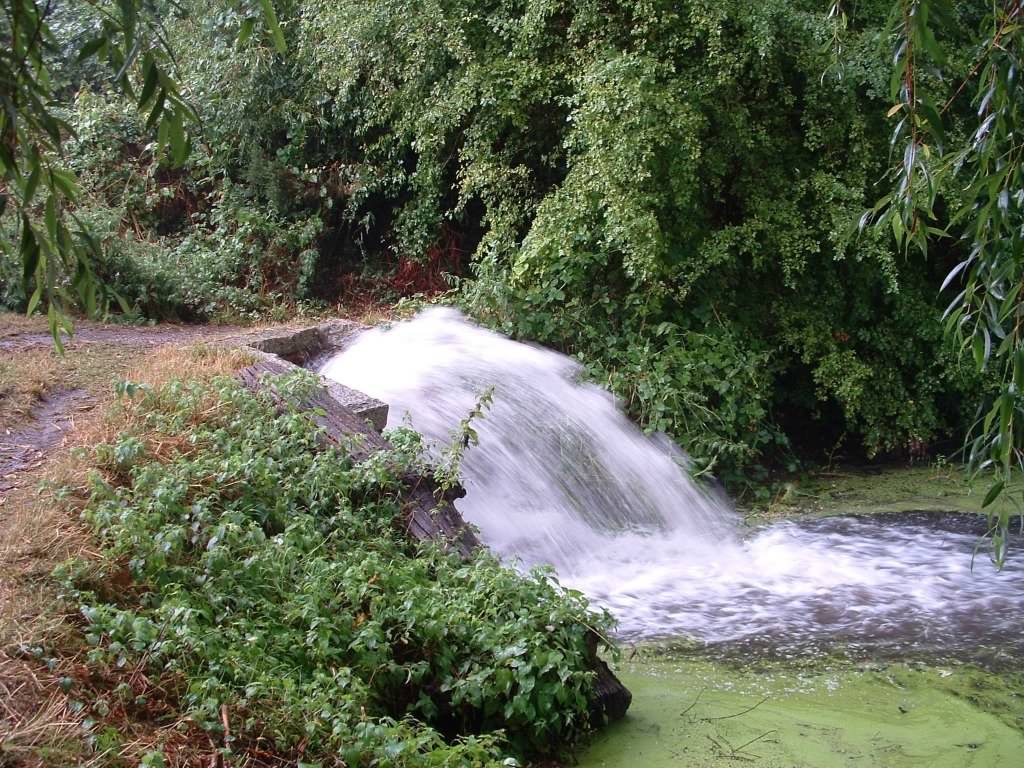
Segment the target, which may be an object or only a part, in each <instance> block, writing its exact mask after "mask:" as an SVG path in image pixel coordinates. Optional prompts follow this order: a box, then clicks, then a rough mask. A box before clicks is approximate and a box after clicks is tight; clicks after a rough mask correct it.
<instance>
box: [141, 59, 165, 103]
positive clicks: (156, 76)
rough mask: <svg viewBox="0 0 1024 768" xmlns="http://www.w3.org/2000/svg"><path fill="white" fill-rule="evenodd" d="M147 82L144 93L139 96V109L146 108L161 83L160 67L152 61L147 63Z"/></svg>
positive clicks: (143, 87)
mask: <svg viewBox="0 0 1024 768" xmlns="http://www.w3.org/2000/svg"><path fill="white" fill-rule="evenodd" d="M145 69H146V80H145V82H144V83H143V85H142V92H141V93H140V94H139V102H138V103H139V108H140V109H141V108H142V107H145V106H146V104H148V103H149V100H150V99H151V98H153V94H154V93H156V86H157V84H158V83H159V82H160V67H159V66H157V63H156V62H155V61H153V60H152V59H149V60H148V61H147V62H146V66H145Z"/></svg>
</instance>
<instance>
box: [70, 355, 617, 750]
mask: <svg viewBox="0 0 1024 768" xmlns="http://www.w3.org/2000/svg"><path fill="white" fill-rule="evenodd" d="M311 386H314V384H313V383H312V381H311V379H310V377H309V376H308V375H298V376H289V377H284V378H282V379H280V380H279V381H278V382H277V384H276V390H277V392H278V394H279V395H281V396H283V397H284V398H285V399H286V400H292V401H294V400H296V399H298V398H300V397H301V396H302V395H303V394H304V393H306V392H308V388H309V387H311ZM119 408H121V409H122V411H123V414H124V416H125V421H126V423H127V424H128V425H129V426H128V428H127V429H126V430H125V432H124V433H123V434H122V435H121V437H120V438H119V439H118V440H117V441H116V442H114V443H110V444H103V445H100V446H98V447H97V448H96V449H95V460H96V464H97V470H96V472H95V473H94V475H93V476H92V479H91V489H90V496H89V501H88V504H87V507H86V509H85V512H84V516H85V519H86V520H87V521H88V523H89V524H90V525H91V526H92V527H93V529H94V530H95V531H96V533H97V535H98V536H99V537H100V539H101V541H102V542H103V552H104V562H105V563H106V564H107V566H108V567H109V568H110V569H111V570H114V569H117V568H118V567H119V564H120V567H121V568H123V567H124V564H125V563H127V566H128V568H129V569H130V572H131V576H132V579H133V581H134V583H135V587H134V588H133V589H130V590H126V591H125V592H124V593H123V594H121V595H119V596H118V598H117V599H114V600H110V599H102V598H101V597H100V596H99V594H100V593H101V592H102V591H101V590H97V591H96V592H93V591H90V590H89V589H88V588H87V586H86V585H85V584H84V583H83V582H82V580H81V579H78V580H76V579H74V578H71V577H69V589H70V591H71V592H70V594H71V595H72V596H73V599H74V600H76V601H77V602H78V604H79V605H80V610H81V613H82V615H83V617H84V618H85V621H86V624H85V633H86V639H87V641H88V643H89V644H90V645H91V646H92V651H91V652H90V659H91V661H92V662H93V663H97V664H99V663H102V664H111V665H116V666H123V665H126V664H143V665H144V666H145V667H146V668H147V670H148V673H149V674H150V675H157V676H165V677H167V678H176V679H178V680H183V681H184V687H183V689H182V697H181V702H180V704H181V708H182V710H183V711H184V712H186V713H187V714H188V715H189V716H190V717H192V718H194V720H195V721H196V722H198V723H199V724H201V726H202V727H203V728H205V729H207V730H208V731H210V732H211V733H213V734H215V735H217V736H219V737H220V738H222V739H223V738H226V739H227V741H226V743H227V746H228V748H229V749H233V750H236V751H238V752H242V751H244V750H245V748H246V745H247V744H249V743H253V741H254V740H255V739H256V738H257V737H260V738H263V739H269V740H270V741H271V743H272V744H273V747H274V749H275V750H277V751H279V752H280V753H281V754H283V755H285V756H287V755H298V754H301V755H302V759H303V760H305V761H310V760H322V761H323V764H325V765H333V764H345V765H381V764H387V765H398V766H419V765H499V764H501V765H512V764H514V763H515V760H514V759H513V757H512V756H517V757H518V756H528V755H537V754H550V753H553V752H559V751H561V750H564V749H568V748H571V746H572V745H573V744H575V743H576V742H577V741H578V739H579V738H580V737H581V736H583V735H584V734H585V733H586V731H587V730H588V727H589V726H590V725H591V723H590V722H589V719H588V717H589V716H588V702H589V699H590V694H591V691H592V686H593V673H592V672H591V671H590V668H589V663H588V651H587V640H586V638H587V634H588V633H589V632H590V631H591V628H593V629H595V630H596V631H598V632H599V633H602V634H603V633H605V632H607V630H608V629H609V628H610V624H611V620H610V617H609V616H608V615H607V614H596V613H594V612H592V611H591V610H590V609H589V607H588V605H587V601H586V599H585V598H584V597H583V596H582V595H580V594H579V593H576V592H572V591H570V590H565V589H562V588H560V587H559V586H558V584H557V583H556V581H555V580H554V579H553V577H552V576H551V574H550V573H541V572H535V573H531V574H527V575H523V574H519V573H517V572H515V571H513V570H510V569H508V568H505V567H503V566H501V565H500V564H499V563H498V562H497V561H496V560H495V559H494V558H493V557H491V556H489V555H488V554H486V553H481V554H480V555H479V556H477V557H476V558H475V559H473V560H472V561H468V562H467V561H463V560H461V559H459V558H458V557H456V556H454V555H451V554H446V553H445V552H443V551H442V550H441V549H440V548H439V547H438V546H435V545H421V544H417V543H414V542H412V541H410V540H409V539H408V538H407V537H406V535H405V534H404V529H403V525H402V524H403V522H404V520H403V516H402V493H403V485H402V482H401V481H400V479H399V478H400V476H401V475H402V473H403V471H404V470H405V469H406V468H410V467H419V466H421V464H420V463H419V462H421V461H422V457H421V456H420V454H419V446H420V444H421V441H418V440H414V439H411V438H410V436H408V435H405V436H404V437H402V438H401V439H399V440H397V441H396V442H397V443H398V447H397V448H396V449H395V450H394V451H392V452H385V453H380V454H377V455H375V456H373V457H371V458H369V459H366V460H364V461H361V462H355V461H353V460H351V459H350V458H349V457H347V456H346V455H344V454H343V453H341V452H339V451H336V450H321V448H320V447H319V445H318V440H317V429H316V428H315V427H314V426H313V424H312V422H311V420H310V418H309V417H308V416H307V415H303V414H301V413H296V412H285V413H279V412H278V410H277V408H276V407H275V404H274V403H273V402H272V401H271V399H270V397H269V396H267V395H259V394H253V393H251V392H249V391H247V390H244V389H243V388H242V387H241V386H240V385H239V384H238V383H237V382H235V381H234V380H231V379H217V380H213V381H212V382H210V383H198V382H173V383H171V384H168V385H166V386H163V387H158V388H148V387H138V386H131V387H129V386H125V387H122V396H121V401H120V406H119ZM74 572H75V569H71V570H69V573H74ZM100 583H102V582H100ZM225 705H226V706H228V707H229V708H230V711H231V712H232V718H233V724H232V728H231V733H230V735H228V734H226V733H225V732H224V727H223V724H222V720H221V715H220V713H221V708H222V706H225ZM264 743H265V742H264Z"/></svg>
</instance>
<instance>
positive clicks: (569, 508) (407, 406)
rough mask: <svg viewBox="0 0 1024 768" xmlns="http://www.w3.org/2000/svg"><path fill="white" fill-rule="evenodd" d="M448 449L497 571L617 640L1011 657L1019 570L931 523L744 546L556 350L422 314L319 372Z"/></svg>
mask: <svg viewBox="0 0 1024 768" xmlns="http://www.w3.org/2000/svg"><path fill="white" fill-rule="evenodd" d="M321 372H322V373H323V374H324V375H326V376H328V377H330V378H333V379H335V380H337V381H339V382H341V383H343V384H346V385H348V386H350V387H353V388H355V389H359V390H361V391H363V392H366V393H368V394H370V395H373V396H374V397H377V398H379V399H381V400H383V401H385V402H387V403H388V404H389V405H390V406H391V410H390V416H389V421H388V426H389V427H396V426H402V425H403V424H409V425H411V426H412V427H413V428H415V429H416V430H418V431H420V432H422V433H423V434H424V435H425V436H426V437H427V438H428V439H429V440H430V441H432V442H433V443H435V444H437V445H446V444H447V443H448V442H449V441H450V440H451V435H452V432H453V430H455V429H456V428H457V427H458V424H459V422H460V420H462V419H464V418H465V417H466V416H467V415H468V414H469V412H470V410H471V409H472V408H473V407H474V405H475V404H476V402H477V401H478V399H479V397H480V395H481V394H482V393H483V392H485V391H486V390H488V388H491V387H493V403H492V405H491V407H490V408H489V409H488V410H487V411H486V413H485V415H484V417H483V418H481V419H477V420H475V421H474V422H473V426H474V428H475V429H476V431H477V432H478V434H479V445H476V446H472V447H470V449H469V450H468V452H467V454H466V457H465V460H464V462H463V466H462V476H463V483H464V485H465V487H466V497H465V498H464V499H461V500H459V501H458V502H457V503H456V506H457V507H458V508H459V510H460V511H461V512H462V514H463V516H464V517H465V518H466V519H467V520H469V521H470V522H471V523H473V524H474V525H476V526H477V527H478V528H479V529H480V533H481V537H482V538H483V540H484V541H485V542H486V543H487V544H488V546H489V547H490V548H491V549H492V550H493V551H495V552H496V553H497V554H499V555H500V556H501V557H502V558H503V559H505V560H506V561H508V562H517V563H519V564H521V565H523V566H532V565H552V566H554V567H555V569H556V571H557V573H558V576H559V579H560V581H561V582H562V583H563V584H564V585H566V586H570V587H573V588H576V589H579V590H581V591H582V592H584V593H585V594H587V595H589V596H590V597H591V598H592V600H593V601H594V602H595V603H596V604H598V605H602V606H604V607H606V608H608V609H609V610H610V611H611V612H612V613H613V614H614V615H615V616H616V618H617V619H618V620H619V630H620V633H621V634H622V635H623V636H624V637H629V638H634V637H665V636H674V635H686V636H690V637H694V638H697V639H700V640H704V641H706V642H709V643H729V642H737V641H740V642H748V641H749V642H757V643H766V644H770V645H782V646H786V645H794V646H795V645H800V644H803V643H817V642H820V641H823V640H840V641H842V642H844V643H848V644H853V645H858V644H860V645H864V646H866V647H875V646H896V647H906V648H926V649H933V648H934V649H956V648H966V647H970V646H972V645H977V644H983V643H991V644H1001V645H1006V644H1007V643H1009V644H1011V645H1013V646H1014V647H1015V648H1019V647H1020V643H1021V637H1022V636H1024V578H1022V577H1024V568H1022V567H1021V565H1020V564H1019V558H1017V559H1014V560H1012V561H1011V565H1010V567H1008V568H1007V569H1005V570H1004V571H1002V572H1000V573H997V572H995V571H994V570H993V568H992V567H991V566H990V565H989V563H988V562H987V561H986V560H985V559H984V557H983V556H982V557H979V558H978V562H977V563H976V564H975V567H974V570H973V571H972V570H971V562H972V554H973V550H974V547H975V545H976V543H977V533H976V532H975V531H973V530H967V529H965V528H964V526H963V524H962V521H959V522H955V523H954V522H949V521H946V523H942V524H937V523H936V522H935V520H936V519H935V518H927V517H925V518H920V517H919V518H901V519H899V520H893V519H889V520H885V521H878V520H870V519H853V518H841V519H832V520H827V521H818V522H815V523H809V524H803V525H798V524H793V523H784V524H779V525H775V526H771V527H769V528H766V529H763V530H761V531H760V532H757V533H755V534H754V535H753V536H752V537H751V538H749V539H747V540H746V541H741V540H740V537H739V536H738V534H737V523H736V519H735V515H734V514H733V512H732V510H731V509H730V508H729V506H728V505H727V504H726V503H725V501H724V500H723V499H721V498H718V497H715V496H713V495H709V494H708V493H706V492H704V491H702V490H701V489H699V488H698V487H697V486H696V485H695V484H694V483H693V482H692V481H691V480H690V478H689V476H688V475H687V473H686V469H685V466H686V458H685V455H684V454H683V453H682V451H680V450H679V449H678V447H676V446H674V445H673V444H672V443H671V442H670V441H668V440H667V439H665V438H664V437H658V436H647V435H644V434H643V433H642V432H641V431H639V430H638V429H637V428H636V427H635V426H634V425H633V424H632V423H631V422H630V421H629V419H627V418H626V417H625V416H624V415H623V414H622V412H621V410H620V409H619V408H618V406H617V405H616V403H615V401H614V399H613V398H612V397H611V396H610V395H609V394H608V393H607V392H605V391H604V390H602V389H600V388H598V387H596V386H594V385H592V384H586V383H581V382H580V381H579V376H580V373H581V369H580V366H579V365H578V363H576V362H575V361H573V360H571V359H570V358H568V357H565V356H564V355H560V354H557V353H555V352H552V351H550V350H546V349H542V348H540V347H536V346H532V345H527V344H521V343H518V342H514V341H512V340H510V339H508V338H505V337H504V336H501V335H499V334H496V333H493V332H491V331H487V330H484V329H482V328H479V327H478V326H476V325H474V324H472V323H471V322H469V321H467V320H466V319H465V318H463V317H462V316H461V315H460V314H459V313H458V312H456V311H454V310H451V309H431V310H428V311H426V312H423V313H422V314H420V315H419V316H418V317H416V318H415V319H413V320H410V321H405V322H401V323H397V324H396V325H394V326H393V327H392V328H390V329H374V330H370V331H367V332H365V333H364V334H362V335H361V336H360V337H359V338H358V339H357V340H356V341H355V342H354V343H353V344H352V345H351V346H350V347H349V348H348V349H346V350H345V351H343V352H342V353H341V354H339V355H337V356H336V357H334V358H332V359H331V360H330V361H329V362H328V363H327V364H326V365H325V366H324V367H323V369H322V371H321Z"/></svg>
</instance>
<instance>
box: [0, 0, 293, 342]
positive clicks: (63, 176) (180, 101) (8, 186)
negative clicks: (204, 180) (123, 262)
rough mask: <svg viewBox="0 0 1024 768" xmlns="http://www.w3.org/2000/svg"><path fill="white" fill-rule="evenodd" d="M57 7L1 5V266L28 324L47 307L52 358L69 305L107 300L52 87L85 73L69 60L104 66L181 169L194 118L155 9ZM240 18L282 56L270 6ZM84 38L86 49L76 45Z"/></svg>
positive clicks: (130, 0)
mask: <svg viewBox="0 0 1024 768" xmlns="http://www.w3.org/2000/svg"><path fill="white" fill-rule="evenodd" d="M54 5H55V4H53V3H46V4H45V5H43V6H40V5H38V4H37V3H35V2H34V0H5V1H4V3H3V5H2V6H0V39H2V40H3V43H4V45H3V46H2V47H0V83H3V85H4V87H3V88H2V89H0V179H2V182H3V188H2V190H0V224H2V225H3V229H5V230H7V231H5V232H4V233H3V234H4V237H2V238H0V255H2V256H3V257H4V258H5V259H16V260H17V262H19V263H20V266H21V274H22V284H23V289H24V292H25V294H26V295H28V297H29V298H28V304H27V307H26V311H27V312H28V313H29V314H32V312H33V311H34V310H35V309H36V308H37V307H38V306H40V304H41V303H42V302H43V300H44V299H45V303H46V304H47V305H48V312H49V319H50V330H51V333H52V334H53V339H54V343H55V344H56V345H57V347H58V349H59V348H60V346H61V341H60V335H59V331H60V330H70V329H71V324H70V321H69V319H68V316H67V314H66V308H67V307H68V306H71V305H74V304H78V305H79V306H80V307H81V308H83V309H84V310H85V311H86V312H87V313H88V314H90V315H95V314H97V313H99V312H102V311H104V310H105V309H106V307H107V306H108V304H109V300H110V298H111V297H110V296H109V295H106V292H105V291H104V290H103V284H102V283H101V282H100V281H98V280H97V279H96V275H95V273H94V267H95V262H96V261H97V260H98V259H99V258H100V248H99V245H98V244H97V243H96V241H95V239H94V238H93V236H92V233H91V232H90V231H89V230H88V228H86V227H84V226H83V225H82V222H81V221H80V220H79V218H78V217H77V216H76V215H75V212H74V210H73V209H74V206H75V204H76V203H77V201H78V199H79V195H80V191H81V190H80V188H79V183H78V180H77V178H76V176H75V174H74V173H73V172H72V171H71V170H70V169H69V168H67V167H66V166H65V164H64V162H63V157H62V155H63V149H64V144H65V143H66V141H67V140H68V139H69V138H71V137H72V136H73V129H72V128H71V126H70V125H69V123H68V122H67V119H66V116H65V115H63V114H62V113H61V111H60V110H59V108H57V107H56V106H55V105H54V98H53V97H54V95H55V88H56V87H58V86H62V85H65V86H66V85H67V82H66V81H67V80H72V81H73V80H74V79H75V70H76V69H78V70H81V69H82V67H80V66H78V67H76V66H75V65H74V64H72V63H71V62H70V61H69V60H76V62H77V64H79V65H80V64H81V63H82V62H86V61H93V60H102V61H105V62H106V63H107V65H108V66H109V69H110V72H111V73H113V74H112V78H111V83H112V85H114V86H115V87H116V88H117V89H118V90H119V91H120V92H121V93H123V94H124V95H125V97H126V98H127V99H129V100H130V101H131V102H133V103H134V105H135V106H136V108H137V109H138V110H139V111H140V112H142V113H144V114H146V116H147V119H146V127H147V128H148V129H151V130H154V131H155V133H156V139H157V142H156V145H157V152H158V153H159V154H161V155H162V156H165V157H166V158H168V160H169V161H170V162H171V163H172V164H174V165H181V164H182V163H183V162H185V160H186V159H187V158H188V155H189V153H190V151H191V137H190V136H189V134H188V131H187V129H186V125H187V124H188V123H190V122H192V121H194V120H196V118H197V116H196V113H195V110H194V109H193V107H192V106H190V105H189V104H188V103H187V102H186V100H185V98H184V96H183V95H182V90H181V87H180V85H179V83H178V82H177V80H176V75H175V74H173V70H174V65H175V60H174V54H173V51H171V50H170V48H169V44H168V41H167V33H166V28H165V26H164V23H163V17H162V14H161V13H160V11H159V10H158V9H157V8H156V6H153V5H151V4H147V3H142V2H138V1H137V0H126V1H125V2H119V3H116V4H113V5H110V6H108V4H107V3H103V2H95V3H93V2H88V3H84V4H82V5H80V6H77V7H74V6H73V7H71V8H70V9H68V10H63V8H62V11H61V12H60V13H58V12H57V10H56V9H55V7H54ZM60 5H61V6H63V4H60ZM236 13H237V15H238V16H239V17H240V18H241V19H242V26H241V32H240V34H239V39H240V40H245V39H248V37H250V36H251V35H252V31H253V28H254V26H255V23H256V20H257V19H258V18H262V19H263V21H264V22H265V24H266V26H267V29H268V32H269V36H270V39H271V41H272V42H273V45H274V47H275V48H276V49H277V50H278V52H283V49H284V41H283V39H282V35H281V30H280V27H279V25H278V22H277V18H276V15H275V12H274V8H273V6H272V4H271V2H270V0H261V3H260V8H259V9H257V8H248V7H247V3H245V2H242V3H239V4H238V6H237V7H236ZM51 24H52V25H53V26H51ZM86 30H88V31H89V32H90V35H89V37H88V38H86V37H84V36H83V35H81V34H80V33H83V32H85V31H86ZM52 70H54V71H56V72H57V73H58V76H57V77H54V76H53V75H52V74H51V71H52ZM62 70H63V72H62ZM60 74H64V75H65V76H66V77H60ZM8 209H10V210H8ZM5 216H6V217H9V218H7V219H5V218H4V217H5ZM12 234H13V236H11V235H12ZM15 243H17V245H15ZM5 271H9V270H5Z"/></svg>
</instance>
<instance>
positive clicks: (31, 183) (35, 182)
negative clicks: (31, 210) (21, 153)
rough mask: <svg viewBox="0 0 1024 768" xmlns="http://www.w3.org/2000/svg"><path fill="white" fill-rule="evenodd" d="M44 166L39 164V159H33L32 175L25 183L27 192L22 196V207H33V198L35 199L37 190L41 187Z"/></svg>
mask: <svg viewBox="0 0 1024 768" xmlns="http://www.w3.org/2000/svg"><path fill="white" fill-rule="evenodd" d="M41 166H42V164H41V163H40V162H39V157H38V156H37V157H35V158H33V159H32V173H30V174H29V177H28V181H27V182H25V192H24V194H23V195H22V205H26V206H27V205H31V204H32V198H33V197H35V194H36V189H37V188H38V187H39V176H40V174H41V172H42V167H41Z"/></svg>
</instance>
